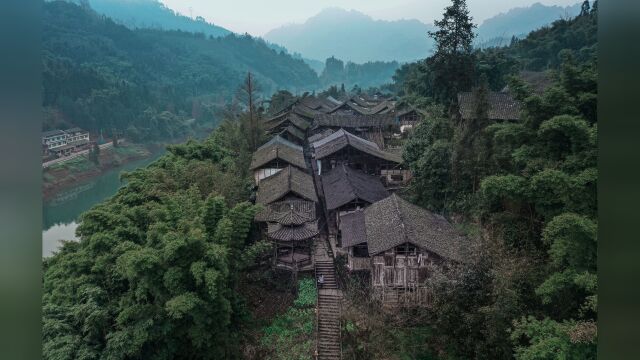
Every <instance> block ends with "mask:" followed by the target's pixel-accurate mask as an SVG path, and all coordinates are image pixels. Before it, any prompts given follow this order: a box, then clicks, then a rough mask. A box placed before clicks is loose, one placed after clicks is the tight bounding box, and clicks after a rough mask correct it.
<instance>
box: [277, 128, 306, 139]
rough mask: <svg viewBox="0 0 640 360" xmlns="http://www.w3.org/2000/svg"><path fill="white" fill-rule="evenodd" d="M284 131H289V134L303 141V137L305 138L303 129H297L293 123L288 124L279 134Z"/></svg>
mask: <svg viewBox="0 0 640 360" xmlns="http://www.w3.org/2000/svg"><path fill="white" fill-rule="evenodd" d="M284 133H289V134H291V135H293V136H295V137H296V138H298V139H299V140H301V141H304V139H305V133H304V131H302V130H300V129H298V128H297V127H295V126H293V125H289V126H287V127H286V128H284V129H282V131H281V132H280V134H284Z"/></svg>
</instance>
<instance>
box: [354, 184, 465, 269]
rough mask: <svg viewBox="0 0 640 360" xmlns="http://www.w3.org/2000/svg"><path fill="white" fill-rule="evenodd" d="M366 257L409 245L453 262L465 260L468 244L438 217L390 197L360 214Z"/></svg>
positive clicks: (394, 195) (448, 224) (447, 223)
mask: <svg viewBox="0 0 640 360" xmlns="http://www.w3.org/2000/svg"><path fill="white" fill-rule="evenodd" d="M364 220H365V229H366V234H367V245H368V248H369V255H375V254H379V253H381V252H383V251H386V250H388V249H391V248H393V247H395V246H398V245H401V244H404V243H406V242H410V243H412V244H414V245H416V246H418V247H420V248H423V249H426V250H428V251H430V252H433V253H436V254H437V255H439V256H441V257H443V258H446V259H451V260H455V261H460V262H463V261H465V259H467V258H468V255H467V254H468V250H469V247H470V245H471V244H470V241H469V240H468V239H467V238H465V237H463V236H461V235H460V234H459V233H458V232H457V231H456V230H455V229H454V227H453V226H452V225H451V224H450V223H449V222H448V221H447V220H446V219H445V218H444V217H442V216H440V215H437V214H434V213H432V212H430V211H429V210H427V209H424V208H421V207H419V206H417V205H414V204H411V203H410V202H408V201H406V200H404V199H402V198H400V197H398V196H397V195H396V194H392V195H391V196H389V197H387V198H386V199H383V200H380V201H378V202H376V203H374V204H371V205H370V206H369V207H367V208H366V209H365V210H364Z"/></svg>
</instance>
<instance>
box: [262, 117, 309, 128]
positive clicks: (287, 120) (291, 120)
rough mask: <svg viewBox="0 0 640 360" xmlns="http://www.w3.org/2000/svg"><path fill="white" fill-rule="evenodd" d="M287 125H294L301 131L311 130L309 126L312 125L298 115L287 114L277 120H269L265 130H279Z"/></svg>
mask: <svg viewBox="0 0 640 360" xmlns="http://www.w3.org/2000/svg"><path fill="white" fill-rule="evenodd" d="M283 124H284V125H286V124H291V125H294V126H295V127H297V128H299V129H300V130H303V131H304V130H307V129H308V128H309V126H310V125H311V123H310V122H308V121H307V120H305V119H303V118H302V117H300V116H298V115H297V114H295V113H293V112H289V113H286V114H284V115H281V116H277V117H275V118H272V119H271V120H268V121H266V122H265V123H264V128H265V129H266V130H267V131H270V130H272V129H274V128H277V127H279V126H281V125H283Z"/></svg>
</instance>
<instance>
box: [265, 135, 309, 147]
mask: <svg viewBox="0 0 640 360" xmlns="http://www.w3.org/2000/svg"><path fill="white" fill-rule="evenodd" d="M273 144H282V145H287V146H288V147H290V148H292V149H296V150H300V151H302V146H300V145H298V144H294V143H292V142H291V141H289V140H287V139H285V138H283V137H282V136H280V135H276V136H274V137H272V138H271V139H270V140H269V141H267V142H266V143H264V144H263V145H262V146H260V147H259V148H258V150H260V149H262V148H265V147H268V146H269V145H273Z"/></svg>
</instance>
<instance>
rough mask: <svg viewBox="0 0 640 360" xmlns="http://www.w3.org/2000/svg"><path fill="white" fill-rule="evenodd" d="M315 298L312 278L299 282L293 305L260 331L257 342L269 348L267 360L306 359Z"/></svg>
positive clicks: (312, 341) (309, 345) (308, 357)
mask: <svg viewBox="0 0 640 360" xmlns="http://www.w3.org/2000/svg"><path fill="white" fill-rule="evenodd" d="M317 297H318V294H317V291H316V284H315V281H314V280H313V279H302V280H300V281H299V284H298V297H297V298H296V299H295V300H294V305H293V306H292V307H290V308H289V310H287V312H286V313H284V314H282V315H279V316H277V317H276V318H275V319H274V320H273V321H272V322H271V324H270V325H269V326H267V327H265V328H264V330H263V332H264V335H263V337H262V339H261V344H262V346H263V347H264V348H266V349H268V350H269V355H268V356H267V359H273V360H306V359H310V358H311V357H312V349H313V348H314V340H313V334H314V324H315V308H314V306H315V304H316V299H317Z"/></svg>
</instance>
